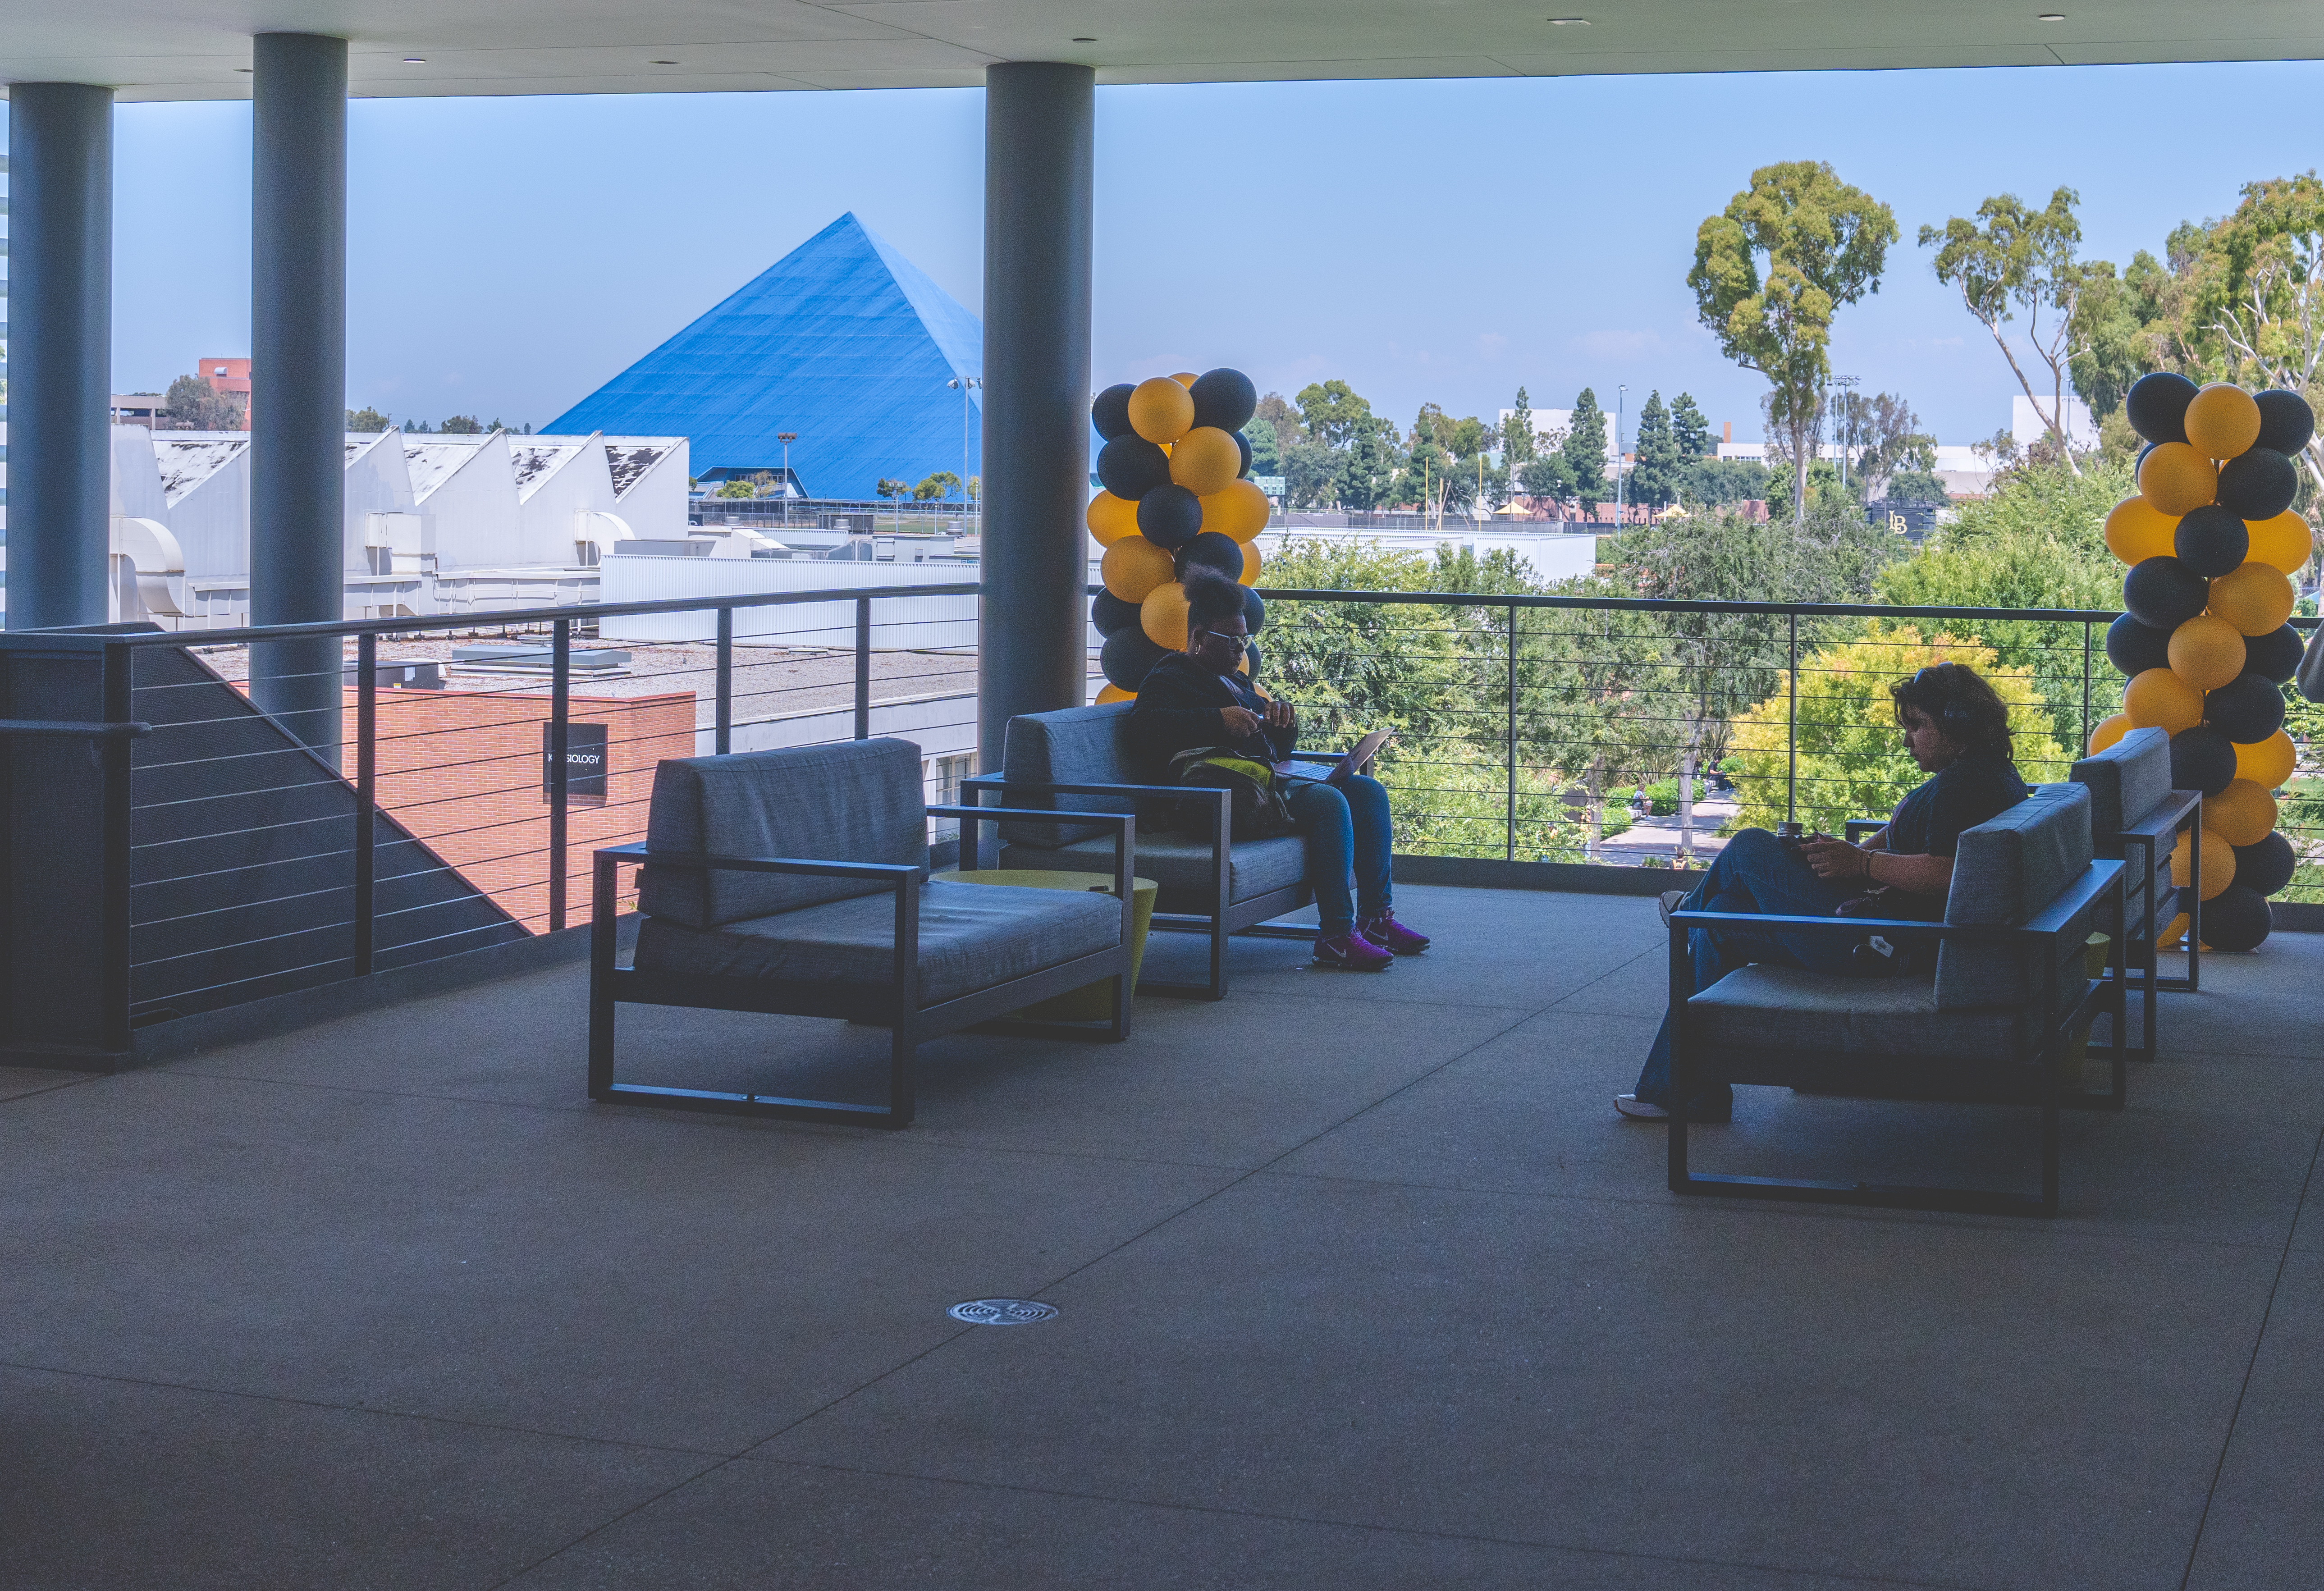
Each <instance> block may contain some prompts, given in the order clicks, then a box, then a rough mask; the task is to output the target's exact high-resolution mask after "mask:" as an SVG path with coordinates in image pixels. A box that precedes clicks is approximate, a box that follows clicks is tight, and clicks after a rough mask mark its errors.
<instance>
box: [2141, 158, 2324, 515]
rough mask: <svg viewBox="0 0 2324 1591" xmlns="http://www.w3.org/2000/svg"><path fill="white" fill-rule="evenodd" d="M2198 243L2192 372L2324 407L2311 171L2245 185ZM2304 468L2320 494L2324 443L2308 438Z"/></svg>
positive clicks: (2321, 194) (2323, 202)
mask: <svg viewBox="0 0 2324 1591" xmlns="http://www.w3.org/2000/svg"><path fill="white" fill-rule="evenodd" d="M2199 239H2200V245H2199V250H2196V251H2194V252H2192V253H2191V257H2190V258H2189V260H2188V262H2187V264H2186V268H2185V270H2184V271H2183V272H2182V274H2183V275H2184V276H2185V277H2186V278H2187V279H2188V291H2187V293H2186V295H2185V298H2184V300H2183V306H2182V308H2181V319H2182V321H2183V322H2184V323H2185V327H2186V329H2185V330H2184V331H2182V333H2181V344H2182V345H2186V346H2189V347H2190V349H2191V350H2192V351H2193V352H2195V353H2196V354H2198V355H2199V357H2200V358H2201V360H2202V368H2201V369H2200V370H2199V371H2190V372H2189V373H2190V374H2197V375H2199V376H2209V377H2210V378H2211V379H2214V380H2221V381H2232V382H2243V383H2244V384H2246V385H2248V386H2269V387H2288V388H2290V389H2291V390H2292V391H2295V392H2299V393H2301V394H2302V395H2303V396H2305V397H2306V398H2307V399H2308V400H2309V401H2310V403H2311V404H2312V403H2316V402H2318V401H2319V399H2324V392H2319V389H2318V377H2319V367H2324V180H2319V179H2318V178H2317V175H2316V173H2315V172H2314V171H2312V170H2310V171H2308V172H2305V173H2303V174H2301V175H2300V176H2297V177H2283V178H2273V179H2269V180H2267V181H2264V182H2252V183H2246V185H2245V187H2244V189H2243V200H2242V202H2241V203H2240V204H2238V205H2237V206H2236V208H2235V211H2234V213H2233V214H2232V215H2230V216H2227V217H2226V218H2225V219H2223V220H2220V221H2216V222H2212V223H2209V225H2206V226H2204V227H2203V228H2201V230H2200V232H2199ZM2194 241H2195V239H2194V238H2193V237H2189V238H2185V239H2181V238H2180V237H2177V236H2174V238H2173V243H2174V244H2179V245H2180V246H2181V247H2182V248H2183V247H2185V246H2186V245H2187V244H2192V243H2193V242H2194ZM2301 462H2302V464H2305V465H2306V467H2307V472H2308V475H2309V478H2310V481H2311V482H2312V483H2315V484H2316V485H2318V486H2319V487H2324V437H2311V438H2310V441H2309V444H2308V446H2306V447H2305V448H2304V449H2302V450H2301Z"/></svg>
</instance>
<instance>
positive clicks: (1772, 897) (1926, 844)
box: [1614, 663, 2033, 1121]
mask: <svg viewBox="0 0 2324 1591" xmlns="http://www.w3.org/2000/svg"><path fill="white" fill-rule="evenodd" d="M1888 694H1889V695H1890V696H1891V697H1892V698H1893V699H1894V701H1895V712H1896V727H1897V728H1898V729H1899V730H1900V731H1903V733H1904V749H1905V750H1906V751H1907V752H1909V753H1910V754H1911V756H1912V759H1913V761H1914V763H1915V764H1916V765H1917V766H1918V767H1919V768H1920V769H1921V771H1922V772H1923V773H1925V774H1928V775H1930V776H1931V777H1929V778H1928V779H1927V780H1925V781H1924V782H1923V783H1922V784H1921V785H1919V786H1915V787H1914V790H1913V792H1912V793H1911V794H1910V795H1908V796H1905V797H1904V800H1902V801H1900V802H1898V803H1897V804H1896V810H1895V812H1894V813H1893V814H1890V816H1889V819H1888V822H1887V823H1886V825H1884V826H1883V827H1882V828H1881V829H1880V830H1879V831H1878V832H1877V833H1874V834H1873V835H1871V836H1870V837H1868V838H1867V840H1866V841H1864V843H1863V844H1861V845H1855V844H1850V843H1849V841H1845V840H1835V839H1833V838H1832V837H1831V835H1829V834H1808V835H1802V836H1800V837H1798V838H1793V837H1791V836H1789V835H1776V834H1771V833H1769V832H1767V831H1766V830H1765V829H1745V830H1743V831H1742V832H1739V833H1738V834H1736V835H1735V836H1734V837H1733V838H1731V839H1729V841H1727V845H1726V848H1725V849H1724V850H1722V851H1720V853H1719V857H1718V860H1715V861H1713V862H1712V863H1711V870H1710V871H1709V872H1708V873H1706V874H1704V875H1703V878H1702V882H1701V883H1700V884H1698V885H1696V886H1695V887H1693V888H1692V889H1691V890H1686V891H1680V890H1675V889H1674V890H1671V891H1669V892H1668V893H1666V894H1665V895H1664V896H1663V897H1662V903H1661V904H1662V914H1663V920H1664V921H1665V923H1667V922H1668V921H1669V920H1670V915H1671V913H1672V912H1674V911H1701V912H1750V913H1757V914H1763V915H1770V916H1779V917H1829V916H1847V915H1868V916H1882V917H1910V918H1914V919H1915V920H1921V921H1932V922H1933V921H1941V920H1942V918H1943V916H1944V911H1945V897H1946V895H1947V893H1948V891H1950V888H1951V887H1952V878H1953V855H1954V852H1955V851H1957V850H1959V848H1960V836H1961V831H1963V830H1964V829H1973V828H1975V827H1976V826H1977V825H1978V824H1979V823H1984V822H1986V821H1987V819H1989V818H1993V817H1997V816H1998V815H1999V814H2002V813H2003V812H2006V811H2007V810H2008V809H2009V808H2010V807H2013V806H2015V805H2017V804H2018V803H2019V802H2021V801H2023V800H2024V799H2025V798H2026V797H2027V796H2030V795H2031V794H2032V793H2033V792H2032V791H2031V790H2030V789H2029V788H2028V787H2027V786H2026V783H2025V781H2024V779H2022V778H2020V777H2018V774H2017V766H2016V764H2015V762H2013V761H2012V760H2011V758H2010V751H2011V748H2010V739H2009V713H2008V709H2007V708H2006V707H2005V706H2004V705H2003V704H2002V701H2001V698H2000V696H1998V695H1997V694H1995V692H1994V689H1993V686H1992V685H1989V684H1987V682H1986V681H1985V680H1983V679H1981V678H1979V677H1978V675H1977V674H1976V672H1975V671H1974V670H1971V669H1969V668H1965V667H1962V666H1961V665H1960V664H1958V663H1939V664H1936V665H1934V666H1932V667H1927V668H1923V669H1922V670H1921V671H1920V672H1919V673H1917V674H1915V675H1914V676H1912V677H1911V678H1910V679H1900V680H1898V681H1896V682H1895V684H1893V685H1890V686H1889V687H1888ZM1687 945H1688V948H1689V951H1690V952H1692V957H1693V961H1694V989H1695V992H1696V993H1698V994H1699V993H1701V991H1702V990H1704V989H1709V988H1710V987H1711V985H1712V984H1714V983H1717V982H1718V981H1719V980H1720V979H1722V978H1724V977H1726V976H1727V975H1728V973H1729V972H1731V971H1733V970H1735V969H1736V968H1738V967H1742V966H1748V964H1750V963H1752V962H1754V961H1760V962H1766V963H1769V964H1772V965H1775V966H1779V967H1804V968H1807V969H1808V970H1812V971H1816V972H1838V973H1855V972H1860V971H1862V970H1864V969H1863V967H1862V965H1861V964H1860V963H1859V961H1858V958H1857V955H1856V946H1855V945H1853V944H1851V943H1849V941H1848V940H1846V939H1845V938H1843V937H1840V936H1839V935H1835V934H1829V933H1817V934H1806V933H1755V932H1752V931H1750V930H1748V929H1734V928H1692V929H1689V930H1688V931H1687ZM1670 1060H1671V1056H1670V1016H1669V1015H1668V1013H1665V1015H1664V1017H1663V1025H1662V1030H1661V1031H1660V1032H1659V1033H1657V1034H1656V1035H1655V1043H1654V1047H1653V1048H1652V1049H1651V1050H1649V1051H1648V1052H1647V1053H1646V1066H1645V1069H1644V1070H1642V1071H1640V1072H1639V1073H1638V1081H1637V1086H1636V1088H1635V1089H1634V1090H1632V1091H1631V1092H1629V1093H1627V1094H1617V1095H1615V1096H1614V1108H1615V1109H1616V1110H1617V1111H1618V1112H1620V1113H1621V1114H1622V1115H1623V1116H1626V1117H1630V1118H1631V1119H1633V1120H1642V1121H1661V1120H1665V1119H1667V1118H1668V1117H1669V1116H1670V1112H1671V1103H1672V1102H1671V1099H1670ZM1734 1108H1735V1097H1734V1090H1732V1089H1730V1088H1729V1087H1728V1086H1727V1085H1726V1084H1724V1083H1720V1084H1719V1085H1718V1086H1717V1087H1716V1088H1715V1089H1713V1090H1710V1091H1709V1092H1706V1093H1704V1094H1701V1095H1700V1096H1698V1097H1696V1098H1694V1099H1690V1100H1688V1101H1686V1118H1687V1119H1688V1120H1689V1121H1725V1120H1727V1119H1729V1117H1730V1116H1731V1115H1732V1114H1733V1112H1734Z"/></svg>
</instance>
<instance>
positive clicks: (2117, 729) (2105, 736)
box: [2089, 713, 2138, 757]
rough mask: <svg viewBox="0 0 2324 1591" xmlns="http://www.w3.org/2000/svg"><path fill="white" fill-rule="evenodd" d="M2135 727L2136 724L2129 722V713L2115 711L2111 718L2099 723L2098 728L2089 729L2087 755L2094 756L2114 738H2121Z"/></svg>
mask: <svg viewBox="0 0 2324 1591" xmlns="http://www.w3.org/2000/svg"><path fill="white" fill-rule="evenodd" d="M2137 727H2138V726H2137V725H2135V724H2134V723H2132V722H2130V714H2129V713H2116V714H2115V715H2114V716H2113V717H2112V718H2109V719H2107V721H2106V722H2103V723H2101V724H2099V725H2098V728H2096V729H2094V730H2092V731H2090V747H2089V755H2090V756H2092V757H2096V756H2097V755H2098V753H2099V752H2101V751H2103V750H2106V749H2107V747H2108V746H2111V745H2113V744H2114V743H2115V742H2116V740H2121V739H2122V738H2123V736H2125V735H2126V734H2128V733H2130V731H2132V730H2134V729H2135V728H2137Z"/></svg>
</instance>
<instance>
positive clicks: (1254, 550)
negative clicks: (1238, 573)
mask: <svg viewBox="0 0 2324 1591" xmlns="http://www.w3.org/2000/svg"><path fill="white" fill-rule="evenodd" d="M1242 583H1243V584H1245V585H1257V584H1259V543H1257V542H1256V541H1246V542H1244V543H1243V544H1242Z"/></svg>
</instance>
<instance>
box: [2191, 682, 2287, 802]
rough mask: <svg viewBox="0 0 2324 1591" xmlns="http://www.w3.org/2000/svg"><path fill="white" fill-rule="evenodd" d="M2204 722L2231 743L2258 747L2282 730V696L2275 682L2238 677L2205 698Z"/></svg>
mask: <svg viewBox="0 0 2324 1591" xmlns="http://www.w3.org/2000/svg"><path fill="white" fill-rule="evenodd" d="M2246 657H2248V654H2246ZM2203 722H2205V723H2207V724H2209V725H2210V726H2211V727H2212V728H2213V729H2215V730H2217V731H2219V733H2221V734H2222V735H2225V736H2226V737H2227V739H2228V740H2234V741H2236V742H2237V743H2239V744H2241V745H2246V746H2256V745H2257V744H2259V742H2260V741H2262V740H2266V739H2267V738H2268V737H2269V736H2270V735H2272V734H2273V733H2275V731H2278V730H2280V729H2282V727H2283V693H2282V691H2281V690H2279V689H2277V688H2276V683H2275V681H2273V680H2272V679H2266V678H2264V677H2262V676H2259V675H2256V674H2248V673H2246V674H2239V675H2237V676H2236V677H2235V678H2233V679H2231V680H2229V681H2228V682H2227V684H2226V685H2221V686H2220V687H2219V688H2218V690H2216V691H2213V692H2211V693H2210V694H2209V695H2207V696H2205V697H2204V698H2203ZM2189 732H2190V733H2192V732H2193V731H2189ZM2173 743H2174V744H2175V743H2176V742H2173ZM2179 788H2181V789H2187V788H2190V786H2184V785H2182V786H2179ZM2203 794H2204V795H2206V796H2216V795H2218V791H2216V790H2206V791H2204V792H2203Z"/></svg>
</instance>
